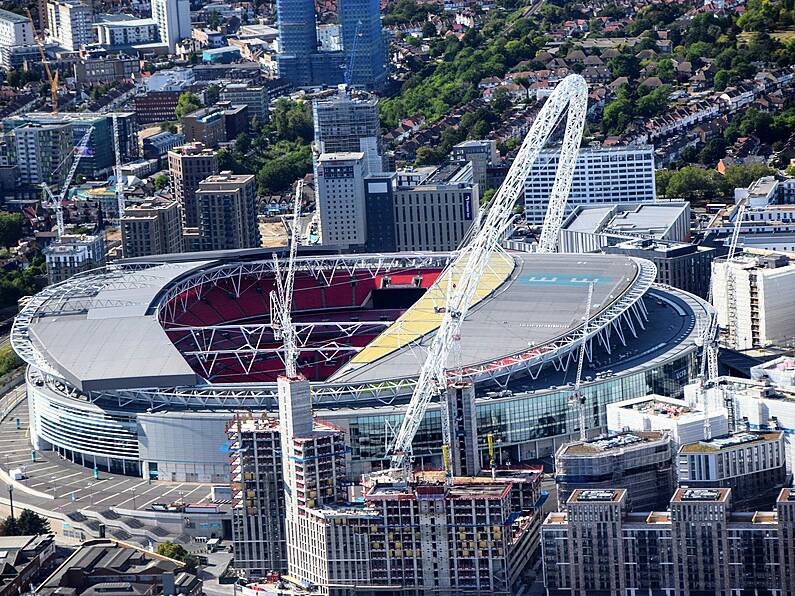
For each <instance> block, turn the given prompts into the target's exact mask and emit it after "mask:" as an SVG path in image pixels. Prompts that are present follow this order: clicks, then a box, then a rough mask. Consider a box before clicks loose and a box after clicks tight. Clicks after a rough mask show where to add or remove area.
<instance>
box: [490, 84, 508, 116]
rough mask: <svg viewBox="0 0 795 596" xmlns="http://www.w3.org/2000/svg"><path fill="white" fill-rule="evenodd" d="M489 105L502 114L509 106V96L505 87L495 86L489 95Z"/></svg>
mask: <svg viewBox="0 0 795 596" xmlns="http://www.w3.org/2000/svg"><path fill="white" fill-rule="evenodd" d="M491 105H492V107H493V108H494V110H495V111H496V112H497V113H498V114H499V115H503V114H504V113H505V112H506V111H507V110H508V108H510V107H511V96H510V94H509V93H508V90H507V89H506V88H505V87H497V88H496V89H495V90H494V93H493V94H492V95H491Z"/></svg>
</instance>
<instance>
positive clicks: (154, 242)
mask: <svg viewBox="0 0 795 596" xmlns="http://www.w3.org/2000/svg"><path fill="white" fill-rule="evenodd" d="M121 235H122V255H123V256H124V258H132V257H148V256H154V255H167V254H172V253H177V252H182V213H181V210H180V207H179V203H178V202H177V201H175V200H174V199H170V198H168V199H167V198H163V197H154V198H152V199H150V200H147V201H144V202H143V203H139V204H137V205H134V206H130V207H127V208H126V209H125V210H124V217H122V219H121Z"/></svg>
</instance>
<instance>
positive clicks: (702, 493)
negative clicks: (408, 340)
mask: <svg viewBox="0 0 795 596" xmlns="http://www.w3.org/2000/svg"><path fill="white" fill-rule="evenodd" d="M730 490H731V489H729V488H678V489H676V492H675V493H674V496H673V497H671V502H672V503H674V502H675V503H683V502H684V503H687V502H707V503H709V502H713V503H714V502H725V501H727V500H728V498H729V492H730Z"/></svg>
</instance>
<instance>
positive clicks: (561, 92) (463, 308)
mask: <svg viewBox="0 0 795 596" xmlns="http://www.w3.org/2000/svg"><path fill="white" fill-rule="evenodd" d="M587 104H588V85H587V83H586V82H585V79H583V78H582V77H581V76H579V75H569V76H567V77H566V78H564V79H563V80H562V81H561V82H560V83H559V84H558V86H557V87H556V88H555V90H554V91H553V92H552V94H551V95H550V96H549V98H548V99H547V101H546V103H545V104H544V107H543V108H542V109H541V111H540V112H539V114H538V116H537V117H536V120H535V121H534V122H533V125H532V126H531V128H530V130H529V131H528V133H527V135H526V136H525V139H524V141H523V142H522V145H521V147H520V149H519V152H518V154H517V156H516V159H515V160H514V162H513V165H512V166H511V168H510V170H509V171H508V174H507V176H506V178H505V181H504V182H503V183H502V185H501V186H500V188H499V190H498V191H497V193H496V194H495V195H494V198H493V199H492V202H491V205H490V206H489V210H488V213H487V215H486V217H485V220H484V221H483V224H482V225H481V227H480V229H479V230H478V231H477V233H476V234H475V235H474V236H473V237H472V239H471V240H470V242H469V243H468V244H466V245H465V246H463V247H462V248H461V249H459V251H458V254H457V256H456V257H455V258H454V259H453V261H452V262H451V263H450V264H449V265H448V266H447V268H446V270H445V275H448V276H455V280H454V282H453V283H451V291H449V292H448V295H447V304H446V308H445V311H444V315H443V317H442V321H441V323H440V325H439V327H438V329H437V331H436V334H435V335H434V337H433V340H432V343H431V346H430V349H429V350H428V354H427V357H426V359H425V362H424V364H423V365H422V368H421V369H420V373H419V377H418V379H417V382H416V385H415V387H414V392H413V394H412V396H411V400H410V402H409V405H408V408H407V409H406V414H405V416H404V417H403V421H402V423H401V426H400V428H399V429H398V432H397V433H396V435H395V438H394V440H393V442H392V443H391V446H390V449H389V454H388V455H389V457H390V468H391V470H395V471H400V470H405V468H406V465H407V464H408V463H410V454H411V443H412V441H413V439H414V436H415V435H416V433H417V430H418V429H419V426H420V423H421V422H422V419H423V417H424V415H425V412H426V410H427V408H428V405H429V404H430V402H431V399H432V398H434V397H436V396H439V395H440V394H441V393H442V392H443V391H445V390H446V387H447V370H446V367H447V361H448V357H449V355H450V351H451V348H452V346H453V343H454V341H455V338H456V337H457V336H459V335H460V330H461V324H462V323H463V321H464V319H465V318H466V316H467V313H468V312H469V308H470V305H471V303H472V299H473V298H474V296H475V292H476V291H477V288H478V286H479V285H480V281H481V278H482V277H483V273H484V271H485V269H486V266H487V264H488V262H489V260H490V258H491V256H492V255H493V254H494V253H495V252H496V251H498V250H499V245H500V242H501V241H502V239H503V236H504V234H505V232H506V231H507V230H508V228H509V227H510V225H511V223H512V222H513V208H514V205H515V204H516V201H517V200H518V199H519V198H520V197H521V196H522V193H523V191H524V185H525V182H526V180H527V177H528V175H529V174H530V170H531V167H532V165H533V163H534V162H535V161H536V159H537V158H538V155H539V153H540V152H541V149H542V147H543V146H544V144H545V143H546V141H547V139H548V138H549V136H550V135H551V134H552V132H553V131H554V129H555V128H556V126H557V124H558V121H559V119H560V118H561V116H562V115H563V112H564V110H566V108H568V115H567V121H566V131H565V139H564V142H563V146H562V149H561V155H560V160H559V162H558V168H557V176H556V180H555V184H554V186H553V189H552V193H551V194H550V201H549V207H548V209H547V218H546V220H545V222H544V228H543V231H542V235H541V242H540V243H539V247H538V250H539V252H545V253H548V252H553V251H554V250H555V244H556V242H557V235H558V232H559V230H560V222H562V218H563V213H564V210H565V203H566V200H567V198H568V192H569V190H570V188H571V177H572V175H573V173H574V166H575V164H576V160H577V152H578V150H579V146H580V141H581V139H582V131H583V127H584V124H585V113H586V108H587ZM442 409H443V412H442V436H443V444H444V445H447V446H448V448H449V445H450V444H451V431H450V427H449V421H448V416H447V412H446V400H442ZM443 449H444V448H443Z"/></svg>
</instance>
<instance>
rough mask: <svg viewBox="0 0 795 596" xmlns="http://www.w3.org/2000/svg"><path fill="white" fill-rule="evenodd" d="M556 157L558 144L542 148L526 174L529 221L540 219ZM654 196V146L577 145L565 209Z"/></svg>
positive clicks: (526, 211)
mask: <svg viewBox="0 0 795 596" xmlns="http://www.w3.org/2000/svg"><path fill="white" fill-rule="evenodd" d="M559 158H560V148H551V149H544V150H542V151H541V153H540V154H539V156H538V158H537V159H536V160H535V162H534V163H533V166H532V168H531V170H530V174H529V175H528V177H527V181H526V183H525V191H524V203H525V215H526V217H527V221H528V222H529V223H530V224H532V225H541V224H542V223H544V217H545V216H546V212H547V206H548V204H549V195H550V192H551V190H552V185H553V184H554V182H555V173H556V171H557V167H558V160H559ZM656 198H657V191H656V189H655V183H654V148H653V147H651V146H650V145H643V146H625V147H583V148H582V149H580V151H579V153H578V155H577V165H576V166H575V169H574V179H573V181H572V185H571V193H570V194H569V200H568V203H567V205H568V211H571V210H572V209H573V208H574V207H576V206H577V205H587V204H590V203H601V204H610V203H633V202H634V203H637V202H640V201H650V200H654V199H656Z"/></svg>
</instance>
